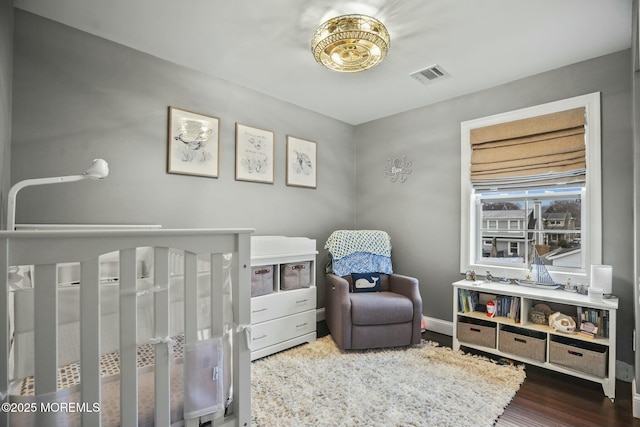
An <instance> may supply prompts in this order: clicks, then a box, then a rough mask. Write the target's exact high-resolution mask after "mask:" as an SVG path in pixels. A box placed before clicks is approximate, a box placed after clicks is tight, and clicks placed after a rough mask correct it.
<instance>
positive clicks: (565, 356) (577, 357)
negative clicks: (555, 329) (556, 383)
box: [549, 341, 607, 378]
mask: <svg viewBox="0 0 640 427" xmlns="http://www.w3.org/2000/svg"><path fill="white" fill-rule="evenodd" d="M589 344H591V343H582V342H580V341H575V342H571V343H565V342H558V341H551V343H550V345H549V362H551V363H554V364H556V365H560V366H564V367H566V368H569V369H573V370H575V371H580V372H584V373H585V374H589V375H593V376H596V377H599V378H604V377H605V376H606V374H607V348H606V347H603V346H599V345H597V344H596V345H589ZM585 347H590V348H585Z"/></svg>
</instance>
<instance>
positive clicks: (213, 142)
mask: <svg viewBox="0 0 640 427" xmlns="http://www.w3.org/2000/svg"><path fill="white" fill-rule="evenodd" d="M168 134H169V135H168V148H167V151H168V153H167V159H168V160H167V172H168V173H176V174H182V175H196V176H206V177H209V178H217V177H218V168H219V164H220V161H219V135H220V121H219V120H218V119H217V118H216V117H211V116H205V115H202V114H198V113H194V112H192V111H187V110H183V109H180V108H176V107H169V132H168Z"/></svg>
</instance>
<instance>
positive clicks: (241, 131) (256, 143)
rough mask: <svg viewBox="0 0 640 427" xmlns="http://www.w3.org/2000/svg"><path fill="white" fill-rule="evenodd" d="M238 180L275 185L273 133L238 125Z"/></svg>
mask: <svg viewBox="0 0 640 427" xmlns="http://www.w3.org/2000/svg"><path fill="white" fill-rule="evenodd" d="M236 180H237V181H253V182H263V183H266V184H273V132H271V131H268V130H264V129H258V128H254V127H251V126H246V125H243V124H240V123H236Z"/></svg>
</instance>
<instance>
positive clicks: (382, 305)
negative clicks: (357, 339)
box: [351, 292, 413, 326]
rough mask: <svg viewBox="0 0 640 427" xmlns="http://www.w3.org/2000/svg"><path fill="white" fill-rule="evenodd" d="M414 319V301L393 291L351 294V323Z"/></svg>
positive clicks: (397, 321)
mask: <svg viewBox="0 0 640 427" xmlns="http://www.w3.org/2000/svg"><path fill="white" fill-rule="evenodd" d="M412 320H413V303H412V302H411V300H410V299H409V298H407V297H405V296H404V295H400V294H396V293H393V292H376V293H375V294H373V293H354V294H352V295H351V323H352V324H354V325H361V326H364V325H388V324H393V323H405V322H411V321H412Z"/></svg>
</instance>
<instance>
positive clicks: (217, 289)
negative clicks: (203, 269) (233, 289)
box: [210, 254, 224, 337]
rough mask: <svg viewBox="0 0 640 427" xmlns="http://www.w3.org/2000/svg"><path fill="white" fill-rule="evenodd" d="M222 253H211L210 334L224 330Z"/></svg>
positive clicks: (216, 335)
mask: <svg viewBox="0 0 640 427" xmlns="http://www.w3.org/2000/svg"><path fill="white" fill-rule="evenodd" d="M223 295H224V255H223V254H211V305H210V307H211V336H212V337H218V336H220V335H222V334H223V332H224V310H223V302H224V298H223Z"/></svg>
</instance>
